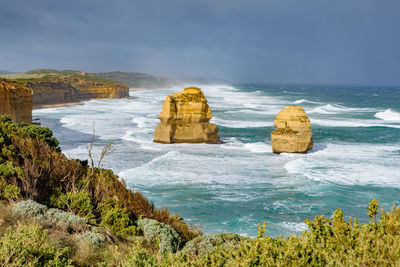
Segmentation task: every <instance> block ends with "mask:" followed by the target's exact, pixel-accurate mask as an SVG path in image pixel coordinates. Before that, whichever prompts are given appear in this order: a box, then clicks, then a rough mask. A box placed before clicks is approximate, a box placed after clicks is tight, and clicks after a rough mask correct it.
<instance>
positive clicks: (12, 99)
mask: <svg viewBox="0 0 400 267" xmlns="http://www.w3.org/2000/svg"><path fill="white" fill-rule="evenodd" d="M0 114H7V115H10V116H11V118H12V119H13V121H15V122H26V123H32V90H31V89H29V88H28V87H26V86H24V85H23V84H21V83H18V82H15V81H10V80H7V79H2V78H0Z"/></svg>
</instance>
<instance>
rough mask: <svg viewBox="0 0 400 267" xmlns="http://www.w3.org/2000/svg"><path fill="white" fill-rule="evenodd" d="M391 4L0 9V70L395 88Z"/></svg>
mask: <svg viewBox="0 0 400 267" xmlns="http://www.w3.org/2000/svg"><path fill="white" fill-rule="evenodd" d="M399 8H400V2H398V1H395V0H380V1H374V0H352V1H348V0H347V1H345V0H335V1H334V0H326V1H317V0H303V1H298V0H248V1H241V0H217V1H216V0H202V1H188V0H169V1H167V0H147V1H132V0H116V1H106V0H93V1H89V0H81V1H78V0H70V1H54V0H35V1H32V0H2V1H1V3H0V36H1V39H0V69H8V70H17V71H25V70H29V69H34V68H44V67H46V68H60V69H65V68H69V69H81V70H84V71H112V70H123V71H144V72H151V73H158V74H164V75H209V76H220V77H222V78H225V79H228V80H232V81H234V82H283V83H284V82H307V83H362V84H399V83H400V50H399V49H398V47H400V30H399V27H398V25H400V17H399V16H398V15H397V12H398V10H399Z"/></svg>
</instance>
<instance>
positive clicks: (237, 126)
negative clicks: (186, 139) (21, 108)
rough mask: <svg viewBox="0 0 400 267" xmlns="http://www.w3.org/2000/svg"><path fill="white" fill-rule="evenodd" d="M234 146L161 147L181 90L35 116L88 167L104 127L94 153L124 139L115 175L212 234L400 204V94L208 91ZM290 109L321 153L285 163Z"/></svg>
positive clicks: (285, 230) (265, 88)
mask: <svg viewBox="0 0 400 267" xmlns="http://www.w3.org/2000/svg"><path fill="white" fill-rule="evenodd" d="M202 89H203V90H204V92H205V95H206V97H207V99H208V102H209V105H210V106H211V109H212V111H213V115H214V118H213V120H212V121H213V122H214V123H216V124H217V125H218V126H219V133H220V136H221V138H222V139H223V141H224V142H225V143H224V144H218V145H210V144H172V145H165V144H156V143H153V142H152V137H153V132H154V129H155V127H156V125H157V123H158V119H157V116H158V114H159V113H160V112H161V108H162V103H163V101H164V99H165V96H166V95H168V94H170V93H172V92H176V91H180V90H181V88H174V89H168V90H150V91H134V92H131V95H132V96H133V97H135V98H134V99H118V100H92V101H87V102H85V103H84V105H81V106H74V107H62V108H52V109H40V110H35V111H34V113H33V115H34V117H36V118H39V119H40V121H41V122H42V125H44V126H48V127H50V128H51V129H52V130H53V131H54V133H55V135H56V136H57V137H58V138H59V140H60V143H61V146H62V148H63V151H64V153H65V154H67V155H69V156H71V157H74V158H75V157H78V158H81V159H87V151H86V143H87V142H88V141H89V140H90V135H91V132H92V124H93V122H94V123H95V129H96V143H95V147H94V153H95V154H96V155H97V156H98V155H99V154H100V150H101V147H102V146H104V145H105V144H107V143H108V142H110V141H114V143H115V145H116V148H117V150H116V151H115V152H114V153H113V154H111V155H110V156H109V157H108V158H106V160H105V161H104V167H106V168H111V169H113V170H114V171H115V172H116V173H118V174H119V175H120V176H121V177H123V178H124V179H125V180H126V182H127V186H128V187H129V188H131V189H133V190H139V191H141V192H143V193H144V195H145V196H146V197H148V198H149V199H150V200H151V201H153V202H154V204H155V205H156V206H157V207H160V206H167V207H168V208H169V209H170V210H171V211H172V212H174V213H179V214H180V215H181V216H182V217H183V218H185V220H186V221H187V222H189V223H191V224H199V225H200V227H201V229H202V230H203V231H204V232H206V233H219V232H235V233H239V234H243V235H249V236H254V235H256V233H257V227H256V225H257V224H258V223H262V222H263V221H265V220H266V221H267V222H268V226H267V233H268V234H270V235H273V236H277V235H288V234H291V233H299V232H301V231H302V230H304V229H306V225H305V224H304V223H303V221H304V219H306V218H313V217H314V216H315V215H317V214H326V215H328V216H330V215H331V214H332V212H333V211H334V210H335V209H336V208H337V207H340V208H341V209H342V210H343V211H344V213H345V215H346V216H357V217H358V219H359V220H360V221H366V220H367V219H368V216H367V210H366V209H365V207H366V206H367V204H368V202H369V200H370V199H371V198H377V199H378V200H379V202H380V203H381V204H382V205H381V206H382V207H383V208H384V209H390V207H391V206H392V205H394V204H396V205H399V204H400V198H399V197H400V105H399V103H400V88H398V87H391V88H389V87H386V88H381V87H360V88H358V87H326V86H273V85H241V86H235V87H233V86H207V87H202ZM288 104H297V105H302V106H303V107H304V109H305V110H306V112H307V114H308V116H309V117H310V120H311V123H312V130H313V133H314V143H315V145H314V148H313V150H312V151H311V152H310V153H308V154H280V155H277V154H274V153H272V152H271V143H270V135H269V134H270V132H271V131H272V130H273V126H272V123H273V119H274V117H275V115H276V114H277V113H278V112H279V111H280V110H281V109H282V108H283V107H284V106H285V105H288Z"/></svg>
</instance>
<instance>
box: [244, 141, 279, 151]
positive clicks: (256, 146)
mask: <svg viewBox="0 0 400 267" xmlns="http://www.w3.org/2000/svg"><path fill="white" fill-rule="evenodd" d="M243 147H244V148H245V149H247V150H249V151H250V152H253V153H272V147H271V145H270V144H266V143H261V142H257V143H247V144H244V146H243Z"/></svg>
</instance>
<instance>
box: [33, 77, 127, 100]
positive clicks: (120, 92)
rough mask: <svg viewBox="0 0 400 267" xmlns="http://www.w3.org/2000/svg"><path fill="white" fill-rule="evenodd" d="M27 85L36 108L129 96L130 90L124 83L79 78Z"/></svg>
mask: <svg viewBox="0 0 400 267" xmlns="http://www.w3.org/2000/svg"><path fill="white" fill-rule="evenodd" d="M26 85H27V86H28V87H29V88H31V89H32V91H33V104H34V105H35V106H40V105H46V104H60V103H71V102H79V101H81V100H88V99H101V98H122V97H128V96H129V88H128V87H127V86H125V85H124V84H122V83H119V82H101V81H92V80H88V79H84V78H77V77H53V78H51V79H50V80H45V81H42V80H40V79H37V80H34V79H33V80H31V81H28V82H27V83H26Z"/></svg>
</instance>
